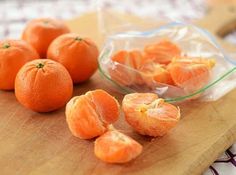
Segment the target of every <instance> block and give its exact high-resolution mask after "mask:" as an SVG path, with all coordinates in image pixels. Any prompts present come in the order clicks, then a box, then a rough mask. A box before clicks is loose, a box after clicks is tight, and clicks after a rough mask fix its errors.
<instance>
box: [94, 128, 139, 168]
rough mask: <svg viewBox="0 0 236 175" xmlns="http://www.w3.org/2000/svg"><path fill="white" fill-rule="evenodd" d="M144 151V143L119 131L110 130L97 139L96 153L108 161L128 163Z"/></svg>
mask: <svg viewBox="0 0 236 175" xmlns="http://www.w3.org/2000/svg"><path fill="white" fill-rule="evenodd" d="M141 152H142V145H140V144H139V143H138V142H136V141H135V140H133V139H132V138H130V137H128V136H126V135H124V134H122V133H121V132H118V131H115V130H113V131H108V132H106V133H105V134H103V135H102V136H100V137H99V138H97V139H96V141H95V147H94V153H95V155H96V156H97V157H98V158H99V159H101V160H102V161H104V162H107V163H126V162H129V161H131V160H133V159H134V158H136V157H137V156H138V155H140V154H141Z"/></svg>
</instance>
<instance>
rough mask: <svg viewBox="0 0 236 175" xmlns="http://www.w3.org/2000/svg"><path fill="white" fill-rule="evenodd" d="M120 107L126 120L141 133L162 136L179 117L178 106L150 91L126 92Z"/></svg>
mask: <svg viewBox="0 0 236 175" xmlns="http://www.w3.org/2000/svg"><path fill="white" fill-rule="evenodd" d="M122 108H123V111H124V113H125V119H126V121H127V122H128V123H129V124H130V125H131V126H132V127H133V128H134V129H135V130H136V131H137V132H138V133H140V134H142V135H149V136H154V137H156V136H163V135H164V134H166V133H167V132H168V131H169V130H170V129H171V128H173V127H174V126H175V125H176V124H177V122H178V121H179V119H180V110H179V108H177V107H175V106H173V105H171V104H168V103H166V102H164V100H163V99H160V98H158V97H157V95H155V94H152V93H133V94H128V95H126V96H125V97H124V99H123V102H122Z"/></svg>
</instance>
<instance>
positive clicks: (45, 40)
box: [22, 18, 70, 58]
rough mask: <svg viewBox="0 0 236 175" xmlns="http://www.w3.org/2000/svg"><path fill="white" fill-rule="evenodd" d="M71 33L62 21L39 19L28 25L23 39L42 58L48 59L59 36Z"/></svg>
mask: <svg viewBox="0 0 236 175" xmlns="http://www.w3.org/2000/svg"><path fill="white" fill-rule="evenodd" d="M69 32H70V30H69V28H68V27H67V26H66V25H65V24H64V23H63V22H62V21H60V20H57V19H51V18H39V19H34V20H32V21H30V22H29V23H28V24H27V26H26V28H25V29H24V31H23V34H22V39H23V40H25V41H26V42H28V43H29V44H31V45H32V46H33V47H34V48H35V49H36V51H37V52H38V53H39V55H40V57H41V58H46V56H47V49H48V46H49V45H50V43H51V42H52V41H53V40H54V39H55V38H57V37H58V36H60V35H62V34H65V33H69Z"/></svg>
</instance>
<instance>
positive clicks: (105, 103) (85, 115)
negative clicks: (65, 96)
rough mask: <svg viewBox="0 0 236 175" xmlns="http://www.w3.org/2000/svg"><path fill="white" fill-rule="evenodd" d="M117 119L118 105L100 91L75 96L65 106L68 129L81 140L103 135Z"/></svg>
mask: <svg viewBox="0 0 236 175" xmlns="http://www.w3.org/2000/svg"><path fill="white" fill-rule="evenodd" d="M118 117H119V103H118V102H117V100H116V99H115V98H114V97H112V96H111V95H110V94H108V93H107V92H106V91H104V90H100V89H98V90H94V91H89V92H87V93H86V94H85V95H81V96H76V97H74V98H72V99H71V100H70V101H69V102H68V104H67V105H66V121H67V124H68V126H69V129H70V131H71V132H72V134H73V135H74V136H76V137H79V138H81V139H91V138H94V137H97V136H99V135H101V134H103V133H104V132H105V131H107V129H108V126H109V124H111V123H114V122H115V121H116V120H117V119H118Z"/></svg>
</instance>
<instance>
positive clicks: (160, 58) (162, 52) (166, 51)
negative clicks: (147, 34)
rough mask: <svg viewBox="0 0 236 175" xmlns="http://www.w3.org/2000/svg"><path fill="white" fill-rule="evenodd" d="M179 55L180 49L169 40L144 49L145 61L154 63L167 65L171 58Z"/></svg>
mask: <svg viewBox="0 0 236 175" xmlns="http://www.w3.org/2000/svg"><path fill="white" fill-rule="evenodd" d="M180 55H181V50H180V48H179V47H178V46H177V45H176V44H174V43H173V42H171V41H169V40H162V41H160V42H158V43H155V44H149V45H147V46H146V47H145V48H144V57H145V59H146V60H150V59H151V60H153V61H154V62H156V63H160V64H168V63H170V62H171V60H172V58H174V57H179V56H180Z"/></svg>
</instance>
